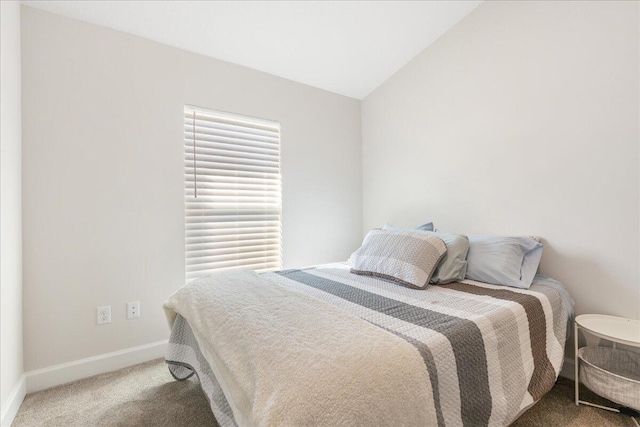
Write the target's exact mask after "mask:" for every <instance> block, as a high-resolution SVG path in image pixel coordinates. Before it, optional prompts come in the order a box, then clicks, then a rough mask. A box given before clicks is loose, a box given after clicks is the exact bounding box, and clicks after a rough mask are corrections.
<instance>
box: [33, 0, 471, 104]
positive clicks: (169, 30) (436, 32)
mask: <svg viewBox="0 0 640 427" xmlns="http://www.w3.org/2000/svg"><path fill="white" fill-rule="evenodd" d="M23 3H25V4H27V5H29V6H33V7H36V8H39V9H43V10H47V11H49V12H53V13H58V14H61V15H66V16H69V17H72V18H76V19H79V20H82V21H86V22H90V23H93V24H97V25H102V26H105V27H109V28H113V29H116V30H120V31H124V32H127V33H130V34H134V35H137V36H140V37H144V38H147V39H150V40H155V41H158V42H160V43H164V44H167V45H170V46H175V47H178V48H181V49H185V50H188V51H191V52H195V53H199V54H202V55H206V56H210V57H213V58H218V59H222V60H224V61H229V62H233V63H235V64H240V65H244V66H246V67H250V68H253V69H256V70H260V71H264V72H267V73H270V74H275V75H277V76H281V77H284V78H287V79H291V80H294V81H297V82H300V83H305V84H308V85H311V86H315V87H318V88H321V89H326V90H329V91H332V92H336V93H340V94H343V95H347V96H350V97H353V98H357V99H362V98H364V97H365V96H366V95H367V94H369V93H370V92H371V91H372V90H373V89H375V88H376V87H378V86H379V85H380V84H381V83H382V82H384V81H385V80H386V79H387V78H389V77H390V76H391V75H392V74H393V73H395V72H396V71H398V70H399V69H400V68H402V66H403V65H405V64H406V63H407V62H409V61H410V60H411V59H412V58H413V57H415V56H416V55H417V54H418V53H420V52H421V51H422V50H423V49H425V48H426V47H427V46H429V45H430V44H431V43H433V42H434V41H435V40H436V39H437V38H438V37H440V36H441V35H442V34H444V33H445V32H446V31H447V30H449V29H450V28H451V27H453V26H454V25H455V24H456V23H457V22H459V21H460V20H461V19H462V18H464V17H465V16H466V15H467V14H468V13H470V12H471V11H472V10H473V9H475V8H476V7H477V6H478V5H479V4H480V3H481V1H458V0H454V1H421V2H419V1H415V2H412V1H318V2H302V1H299V2H279V1H224V2H213V1H24V2H23Z"/></svg>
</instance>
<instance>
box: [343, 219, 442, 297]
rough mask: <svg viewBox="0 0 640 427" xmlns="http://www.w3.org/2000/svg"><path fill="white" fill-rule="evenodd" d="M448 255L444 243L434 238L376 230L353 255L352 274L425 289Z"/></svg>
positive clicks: (416, 233)
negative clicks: (441, 261) (439, 264)
mask: <svg viewBox="0 0 640 427" xmlns="http://www.w3.org/2000/svg"><path fill="white" fill-rule="evenodd" d="M446 253H447V246H446V245H445V243H444V242H443V241H442V239H440V238H438V237H436V236H433V235H431V234H427V233H424V232H419V231H386V230H380V229H375V230H371V231H370V232H369V233H368V234H367V236H366V237H365V238H364V242H363V243H362V246H361V247H360V249H358V250H357V251H355V252H354V253H353V254H352V255H351V265H352V268H351V272H352V273H354V274H361V275H366V276H375V277H380V278H382V279H386V280H390V281H392V282H395V283H398V284H401V285H404V286H408V287H410V288H417V289H422V288H425V287H426V286H427V284H428V283H429V279H431V275H432V274H433V272H434V271H435V269H436V267H437V266H438V263H439V262H440V260H441V259H442V258H443V257H444V256H445V255H446Z"/></svg>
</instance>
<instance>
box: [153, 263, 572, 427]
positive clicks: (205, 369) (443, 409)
mask: <svg viewBox="0 0 640 427" xmlns="http://www.w3.org/2000/svg"><path fill="white" fill-rule="evenodd" d="M165 310H166V313H167V317H168V319H169V324H170V327H171V329H172V332H171V338H170V341H169V347H168V351H167V356H166V360H167V363H168V364H169V368H170V370H171V372H172V374H173V375H174V376H175V377H176V378H177V379H186V378H188V377H190V376H192V375H194V374H195V375H197V377H198V379H199V381H200V383H201V386H202V389H203V391H204V393H205V394H206V396H207V398H208V399H209V402H210V404H211V409H212V411H213V413H214V415H215V417H216V419H217V420H218V422H219V423H220V425H222V426H232V425H260V426H271V425H278V426H281V425H282V426H299V425H422V426H424V425H434V426H435V425H438V426H443V425H447V426H459V425H465V426H485V425H490V426H504V425H509V424H510V423H511V422H513V421H514V420H515V419H516V418H517V417H518V416H519V415H520V414H521V413H522V412H523V411H524V410H526V409H527V408H529V407H530V406H531V405H533V404H534V403H535V402H537V401H538V400H539V399H540V398H541V397H542V396H543V395H544V394H545V393H547V392H548V391H549V390H550V389H551V387H552V386H553V384H554V383H555V381H556V379H557V376H558V374H559V372H560V370H561V368H562V362H563V357H564V344H565V341H566V338H567V322H568V318H569V317H570V316H571V315H572V307H571V303H570V298H568V296H567V294H566V291H564V290H563V288H562V287H561V286H558V282H555V281H549V280H547V279H545V278H543V277H542V276H539V277H536V280H534V283H533V285H532V286H531V287H530V288H529V289H516V288H508V287H503V286H495V285H488V284H485V283H479V282H473V281H468V280H464V281H461V282H456V283H450V284H447V285H443V286H429V287H428V288H427V289H425V290H416V289H410V288H406V287H402V286H398V285H397V284H394V283H391V282H389V281H385V280H382V279H379V278H376V277H370V276H359V275H355V274H352V273H351V272H350V269H349V266H348V265H346V264H333V265H327V266H319V267H313V268H308V269H303V270H285V271H280V272H273V273H266V274H263V275H257V274H255V273H252V272H247V271H237V272H231V273H223V274H219V275H214V276H209V277H206V278H202V279H197V280H195V281H193V282H191V283H189V284H188V285H187V286H185V287H183V288H182V289H180V290H179V291H177V292H176V293H175V294H174V295H172V296H171V297H170V298H169V300H168V301H167V302H166V303H165Z"/></svg>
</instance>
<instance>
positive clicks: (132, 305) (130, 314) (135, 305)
mask: <svg viewBox="0 0 640 427" xmlns="http://www.w3.org/2000/svg"><path fill="white" fill-rule="evenodd" d="M136 317H140V301H133V302H128V303H127V319H135V318H136Z"/></svg>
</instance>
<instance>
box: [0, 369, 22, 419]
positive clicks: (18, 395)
mask: <svg viewBox="0 0 640 427" xmlns="http://www.w3.org/2000/svg"><path fill="white" fill-rule="evenodd" d="M26 394H27V381H26V376H25V375H22V376H21V377H20V379H19V380H18V382H17V383H16V385H15V387H13V390H11V393H10V394H9V398H8V399H7V402H6V403H5V405H4V407H3V408H2V412H0V426H2V427H9V426H10V425H11V423H12V422H13V419H14V418H15V417H16V414H17V413H18V409H20V405H21V404H22V401H23V400H24V396H25V395H26Z"/></svg>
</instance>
